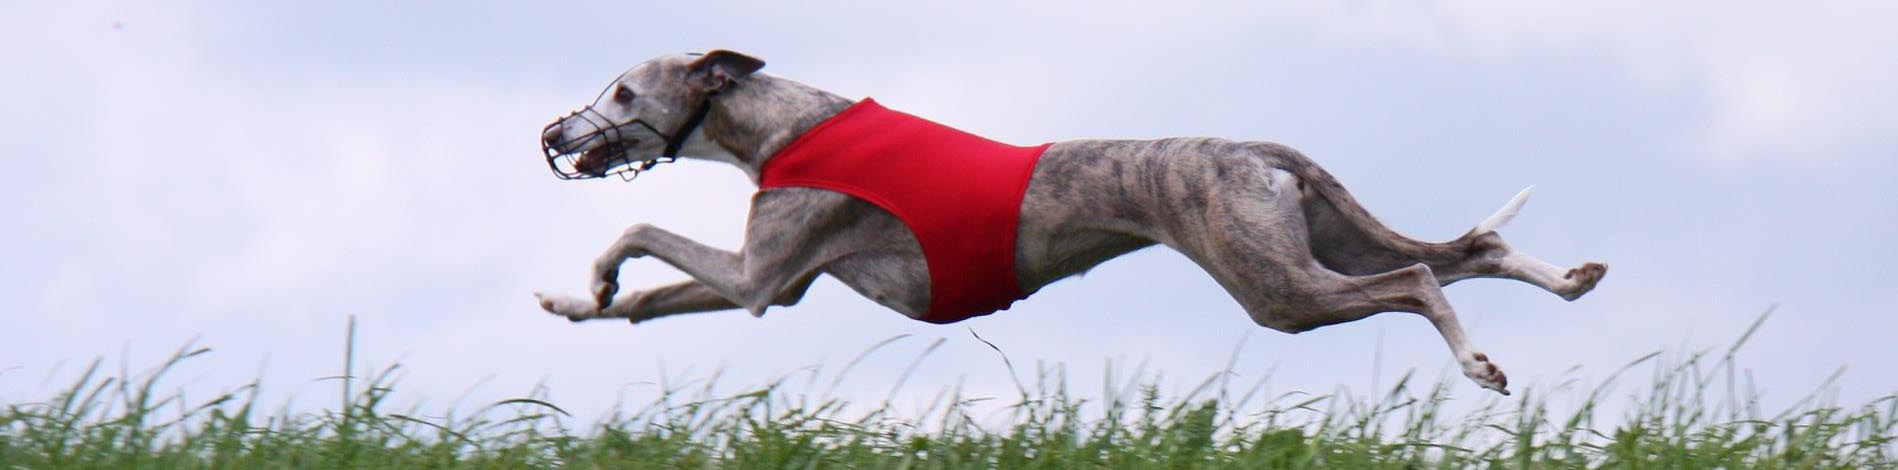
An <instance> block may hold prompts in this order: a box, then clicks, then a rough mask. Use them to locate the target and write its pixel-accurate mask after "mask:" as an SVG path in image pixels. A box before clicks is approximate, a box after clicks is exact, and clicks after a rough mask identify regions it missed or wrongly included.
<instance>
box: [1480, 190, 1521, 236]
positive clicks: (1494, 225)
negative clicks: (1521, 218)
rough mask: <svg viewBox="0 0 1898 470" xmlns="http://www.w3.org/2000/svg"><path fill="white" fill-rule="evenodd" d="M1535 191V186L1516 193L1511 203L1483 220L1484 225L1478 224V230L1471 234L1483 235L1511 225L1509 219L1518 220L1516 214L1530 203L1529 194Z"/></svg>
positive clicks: (1510, 200)
mask: <svg viewBox="0 0 1898 470" xmlns="http://www.w3.org/2000/svg"><path fill="white" fill-rule="evenodd" d="M1535 189H1536V187H1535V186H1529V187H1527V188H1522V192H1519V193H1516V197H1513V198H1510V199H1509V203H1508V204H1503V208H1502V209H1498V210H1496V213H1495V214H1491V215H1490V216H1489V218H1487V219H1483V223H1480V224H1476V228H1475V229H1473V230H1471V231H1470V233H1475V234H1483V233H1489V232H1494V231H1496V229H1499V228H1503V224H1507V223H1509V219H1514V218H1516V213H1517V212H1521V211H1522V205H1523V203H1526V202H1529V193H1530V192H1532V191H1535Z"/></svg>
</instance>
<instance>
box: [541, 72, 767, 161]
mask: <svg viewBox="0 0 1898 470" xmlns="http://www.w3.org/2000/svg"><path fill="white" fill-rule="evenodd" d="M763 67H764V61H761V60H758V59H756V58H752V57H750V56H747V55H744V54H740V53H737V52H732V51H727V50H715V51H712V52H708V53H705V54H702V55H700V54H686V55H676V56H666V57H660V58H656V59H652V60H648V61H646V62H645V63H642V64H639V65H637V66H634V67H633V68H632V69H631V70H627V71H626V73H623V74H620V76H619V78H616V79H614V80H613V82H612V83H610V84H608V85H607V86H606V90H605V91H602V92H600V96H599V97H598V98H595V99H594V100H593V103H592V104H589V105H587V106H586V107H583V108H580V109H579V110H578V111H574V112H572V113H570V114H567V115H566V116H565V117H561V118H560V119H556V120H554V122H553V123H551V124H548V125H547V127H545V128H543V129H542V130H541V134H540V142H541V151H542V153H543V154H545V155H546V157H547V165H548V167H550V168H552V169H553V171H554V174H555V175H557V176H559V177H560V178H561V179H576V178H598V177H602V176H606V175H622V176H625V177H627V178H629V179H630V178H631V177H632V176H635V175H638V174H639V172H640V171H644V170H647V169H650V168H652V166H653V165H655V164H658V163H660V162H665V161H671V159H673V158H675V157H677V156H678V155H676V153H677V152H678V151H679V149H680V147H682V146H684V145H685V140H686V138H688V137H690V136H691V134H692V133H693V132H694V131H696V130H697V128H698V126H699V124H700V121H702V120H703V119H704V118H705V113H707V112H709V110H710V106H711V101H710V100H711V98H712V96H713V95H716V94H718V93H719V92H721V91H724V90H725V89H727V88H730V87H731V86H732V85H734V84H736V83H738V82H739V81H740V80H743V79H744V78H745V77H746V76H748V75H751V73H752V72H756V71H758V69H759V68H763Z"/></svg>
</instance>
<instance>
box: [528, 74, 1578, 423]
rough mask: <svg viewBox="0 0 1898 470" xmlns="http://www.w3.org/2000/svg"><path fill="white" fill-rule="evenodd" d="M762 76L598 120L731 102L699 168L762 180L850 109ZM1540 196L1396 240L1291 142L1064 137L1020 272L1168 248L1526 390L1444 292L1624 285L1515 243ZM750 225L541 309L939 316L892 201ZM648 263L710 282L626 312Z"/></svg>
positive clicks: (641, 86)
mask: <svg viewBox="0 0 1898 470" xmlns="http://www.w3.org/2000/svg"><path fill="white" fill-rule="evenodd" d="M763 65H764V64H763V62H761V61H758V60H757V59H753V58H750V57H747V56H744V55H742V54H738V53H734V52H730V51H713V52H711V53H708V54H705V55H703V56H686V55H680V56H667V57H660V58H656V59H653V60H650V61H647V62H645V63H643V64H640V65H639V66H636V67H634V68H633V69H631V70H629V71H627V72H626V73H625V74H623V75H621V76H620V77H619V78H618V79H616V80H615V82H614V85H613V86H615V87H625V88H627V91H629V92H630V93H624V94H622V93H606V94H604V95H603V96H602V97H601V98H600V101H599V102H596V103H594V104H593V106H594V109H595V111H598V112H600V113H601V114H603V115H605V116H608V117H609V118H611V119H612V120H613V121H614V122H615V123H624V122H628V121H630V120H632V119H634V118H639V119H644V120H645V121H646V122H648V123H651V124H653V125H654V126H655V127H657V128H660V129H672V128H676V126H678V125H679V124H680V123H681V122H683V121H684V120H685V119H686V115H687V114H688V112H689V111H690V110H691V109H692V107H693V106H694V105H696V104H697V103H699V102H700V101H701V100H703V99H706V97H708V96H712V98H711V99H712V112H711V115H710V117H709V118H707V120H706V122H705V124H704V126H703V127H702V128H701V129H700V130H699V131H698V132H694V133H692V134H691V135H690V136H689V138H688V139H687V143H686V145H685V150H684V152H683V153H684V154H685V155H687V156H692V157H696V158H703V159H709V160H716V161H723V162H726V163H730V164H732V165H734V166H737V167H738V168H740V169H742V170H744V171H745V172H746V173H747V174H749V175H750V176H751V178H752V180H753V181H754V182H756V181H757V179H758V175H759V169H760V168H761V167H763V164H764V162H765V160H766V159H768V158H769V157H770V155H772V154H774V153H775V152H777V150H778V149H780V148H782V147H784V145H786V144H788V143H790V142H791V141H792V140H794V139H795V138H796V137H797V136H798V135H799V134H801V133H803V132H804V131H806V130H808V129H810V128H811V127H813V126H815V125H817V124H818V123H820V122H823V121H824V120H825V119H827V118H829V117H830V116H832V115H835V114H836V113H838V112H839V111H842V110H843V109H844V108H846V107H848V106H850V104H851V101H850V100H847V99H845V98H843V97H840V96H837V95H835V94H831V93H828V92H825V91H822V90H818V89H815V88H812V87H809V86H806V85H803V84H800V83H797V82H793V81H790V80H786V79H782V78H777V77H773V76H770V75H765V74H758V73H754V72H756V70H757V69H758V68H760V67H762V66H763ZM715 92H716V95H715V96H714V95H713V93H715ZM616 95H618V96H616ZM627 96H631V98H630V99H621V98H625V97H627ZM592 126H593V124H592V123H590V122H587V121H585V120H581V119H563V120H562V121H560V122H559V123H558V124H557V125H555V126H552V127H550V128H549V129H548V131H547V132H546V134H545V135H543V136H542V138H543V139H545V140H546V142H547V143H548V145H549V146H550V147H553V148H555V149H556V150H557V151H559V152H562V153H583V152H585V151H586V150H589V149H590V148H579V147H591V146H592V145H593V144H594V143H588V144H587V145H576V144H574V143H573V142H574V140H576V137H577V136H582V135H585V134H587V133H589V132H592V131H594V130H595V128H594V127H592ZM595 143H597V142H595ZM662 145H663V143H662V142H661V139H660V138H658V137H657V136H639V143H638V144H634V145H629V146H628V147H629V148H627V149H626V150H625V152H624V155H621V156H618V157H617V158H615V159H608V160H601V159H587V158H582V161H580V162H577V166H579V167H581V168H585V169H587V170H588V171H590V172H594V173H604V172H605V171H606V170H608V169H610V167H612V166H614V164H615V163H616V162H615V161H613V160H617V159H624V160H626V161H635V162H637V161H645V160H651V159H653V158H656V157H657V155H656V154H657V153H658V152H659V150H660V147H661V146H662ZM596 153H599V152H596ZM1527 194H1528V191H1526V190H1525V191H1524V192H1523V194H1521V195H1518V196H1517V198H1516V199H1515V200H1512V201H1511V202H1510V204H1509V205H1507V206H1505V207H1504V209H1503V211H1501V212H1498V213H1497V215H1495V216H1492V217H1491V218H1490V219H1489V220H1487V221H1485V222H1483V223H1482V224H1479V225H1478V226H1477V228H1476V229H1473V230H1471V231H1470V233H1468V234H1465V235H1463V236H1462V237H1459V238H1457V239H1456V240H1452V241H1449V242H1446V243H1426V242H1421V241H1417V240H1412V239H1410V238H1407V237H1405V236H1403V235H1401V234H1398V233H1397V232H1395V231H1393V230H1391V229H1390V228H1388V227H1385V226H1384V225H1383V224H1382V223H1380V222H1378V221H1377V219H1376V218H1374V217H1372V216H1371V215H1370V214H1369V213H1368V212H1366V211H1365V210H1364V208H1363V207H1362V206H1360V205H1358V203H1357V201H1355V200H1353V199H1352V197H1351V194H1350V193H1349V192H1347V191H1345V189H1344V187H1343V186H1342V185H1340V184H1339V183H1338V181H1337V179H1335V178H1333V177H1332V176H1331V175H1330V174H1329V173H1326V172H1325V170H1323V169H1322V168H1319V167H1318V165H1317V164H1315V163H1313V162H1312V161H1311V160H1310V159H1309V158H1306V157H1305V156H1304V155H1302V154H1300V153H1298V151H1296V150H1293V149H1291V148H1289V147H1285V146H1283V145H1278V144H1273V143H1265V142H1235V141H1230V140H1223V139H1212V138H1172V139H1157V140H1141V141H1130V140H1077V141H1069V142H1061V143H1057V144H1055V145H1054V146H1052V147H1050V148H1049V149H1048V150H1047V152H1046V153H1045V154H1043V155H1042V156H1041V160H1040V163H1039V164H1038V166H1037V167H1036V168H1035V172H1034V176H1033V179H1032V180H1031V181H1030V183H1029V186H1028V190H1027V195H1026V197H1025V198H1024V200H1023V202H1022V210H1021V225H1020V228H1019V232H1018V241H1017V243H1018V245H1017V251H1016V269H1017V271H1018V272H1017V276H1018V279H1019V281H1020V283H1021V289H1022V291H1023V292H1030V293H1032V292H1035V291H1036V290H1039V289H1040V288H1041V287H1042V286H1045V285H1048V284H1049V283H1051V282H1054V281H1056V280H1059V279H1062V278H1065V277H1068V276H1073V275H1075V274H1079V273H1081V272H1083V271H1086V270H1087V269H1089V268H1091V267H1093V266H1095V265H1097V264H1100V263H1101V262H1103V261H1106V260H1108V259H1111V258H1114V257H1116V256H1120V255H1122V254H1126V253H1128V252H1131V251H1134V250H1138V249H1140V248H1143V247H1147V246H1151V245H1154V244H1156V243H1157V244H1162V245H1166V246H1168V247H1171V248H1173V249H1175V250H1178V251H1179V252H1180V253H1183V254H1185V255H1186V256H1187V257H1188V258H1189V259H1191V260H1193V262H1195V263H1197V264H1199V266H1201V267H1202V268H1204V269H1206V271H1207V272H1208V273H1210V274H1211V275H1212V277H1213V278H1214V279H1216V280H1218V282H1219V284H1220V286H1221V287H1224V288H1225V289H1226V291H1227V292H1229V293H1231V294H1232V296H1233V297H1234V298H1235V299H1236V300H1238V302H1239V304H1240V305H1241V306H1243V307H1244V308H1245V310H1246V313H1247V314H1248V315H1250V316H1251V317H1252V320H1253V321H1254V322H1256V323H1258V324H1259V325H1262V326H1265V327H1268V328H1272V329H1275V330H1279V331H1285V332H1291V333H1297V332H1301V331H1305V330H1310V329H1313V328H1318V327H1321V326H1326V325H1332V324H1337V323H1343V322H1349V321H1353V320H1357V319H1361V318H1364V317H1367V316H1370V315H1373V314H1376V313H1380V312H1410V313H1416V314H1420V315H1422V316H1423V317H1424V318H1426V319H1428V320H1429V321H1430V322H1431V324H1432V325H1434V326H1435V327H1436V328H1437V331H1438V332H1439V333H1440V334H1441V335H1442V336H1443V339H1444V341H1445V342H1447V343H1448V344H1449V347H1450V351H1451V354H1452V355H1454V356H1455V357H1456V359H1457V361H1458V363H1459V364H1460V365H1461V366H1462V368H1463V372H1464V374H1465V375H1467V376H1469V377H1470V378H1471V379H1473V380H1475V381H1476V382H1477V383H1478V384H1479V385H1481V386H1483V387H1484V388H1488V389H1491V390H1495V391H1498V392H1502V393H1504V394H1507V393H1508V391H1507V390H1506V388H1505V387H1506V385H1507V383H1508V379H1507V378H1506V377H1505V376H1504V374H1503V372H1502V370H1501V369H1498V368H1497V367H1496V365H1495V364H1494V363H1492V362H1490V361H1489V358H1488V357H1487V356H1485V355H1484V354H1482V353H1480V352H1477V350H1476V348H1475V346H1474V345H1472V344H1471V343H1470V340H1469V339H1468V337H1467V336H1466V335H1465V334H1464V332H1463V328H1462V327H1461V326H1459V325H1458V323H1457V316H1456V312H1455V311H1454V310H1453V309H1452V308H1451V307H1450V303H1449V301H1447V300H1446V299H1445V298H1444V296H1443V291H1442V289H1441V288H1440V286H1443V285H1448V284H1450V283H1452V282H1456V281H1459V280H1463V279H1468V278H1472V277H1496V278H1507V279H1516V280H1520V281H1523V282H1528V283H1530V284H1534V285H1536V286H1539V287H1542V288H1543V289H1546V290H1548V291H1550V292H1553V293H1555V294H1557V295H1559V296H1561V297H1562V298H1565V299H1569V300H1573V299H1575V298H1578V297H1580V296H1581V295H1582V294H1584V293H1587V292H1588V291H1589V290H1591V289H1593V288H1594V287H1595V284H1596V283H1597V282H1599V281H1600V280H1601V278H1602V276H1603V275H1604V274H1606V273H1607V266H1606V265H1604V264H1600V263H1587V264H1584V265H1582V266H1581V267H1578V268H1575V269H1566V270H1565V269H1561V268H1558V267H1556V266H1554V265H1551V264H1549V263H1546V262H1543V261H1540V260H1537V259H1535V258H1533V257H1530V256H1529V255H1527V254H1524V253H1522V252H1519V251H1516V250H1514V249H1512V248H1510V247H1509V246H1508V245H1506V244H1504V243H1503V240H1502V237H1501V236H1499V235H1497V234H1496V232H1495V229H1496V227H1498V226H1500V225H1501V224H1502V223H1503V222H1505V221H1507V219H1508V218H1509V217H1510V216H1512V215H1513V214H1514V211H1515V210H1516V208H1518V207H1519V206H1520V205H1521V203H1522V202H1523V199H1524V197H1525V196H1527ZM745 230H746V233H745V242H744V246H743V247H742V248H741V249H740V250H739V251H737V252H730V251H725V250H720V249H717V248H712V247H709V246H705V245H703V244H700V243H698V242H695V241H692V240H690V239H687V238H685V237H682V236H679V235H676V234H673V233H672V232H668V231H665V230H663V229H659V228H657V227H653V226H650V225H645V224H636V225H633V226H632V227H631V228H628V229H626V232H625V233H624V234H623V235H622V236H621V237H620V238H619V240H618V241H617V242H615V243H613V245H612V246H611V247H609V248H608V249H607V250H606V253H605V254H603V255H601V256H600V258H599V259H598V260H597V261H596V262H595V263H594V266H593V273H594V282H593V287H592V293H593V295H592V296H591V297H590V298H586V297H572V296H561V295H547V294H540V293H536V294H535V296H536V297H538V298H539V299H540V305H541V307H542V308H544V309H546V310H547V311H549V312H552V313H554V314H557V315H561V316H564V317H566V318H568V319H571V320H574V321H580V320H588V319H600V318H623V319H628V320H631V321H632V322H635V323H637V322H641V321H645V320H650V319H653V318H659V317H664V316H669V315H676V314H681V313H690V312H706V311H714V310H727V309H734V308H743V309H745V310H748V311H750V312H751V314H752V315H763V314H764V312H765V309H766V308H767V307H769V306H771V305H792V304H795V303H797V301H798V299H799V298H800V297H802V296H803V294H804V291H805V289H806V288H808V287H809V286H810V284H811V281H812V280H813V279H814V278H815V277H816V276H817V275H818V274H829V275H831V276H834V277H836V278H837V279H838V280H840V281H842V282H843V283H844V284H845V285H848V286H850V288H851V289H854V290H856V291H857V292H858V293H860V294H862V295H863V296H865V297H868V298H870V299H872V300H875V301H876V302H877V303H879V304H882V305H883V306H885V307H888V308H890V309H891V310H895V311H897V312H900V313H903V314H904V315H908V316H910V317H912V318H915V317H919V316H920V315H921V314H922V312H924V311H925V310H927V308H928V306H929V292H930V291H929V273H928V270H927V269H926V266H925V264H924V258H923V254H922V250H921V247H920V245H919V244H918V243H917V242H916V238H915V237H914V235H912V234H911V233H910V232H909V230H908V229H907V228H906V227H904V225H903V223H902V222H901V221H900V220H898V219H896V218H895V217H894V216H892V215H890V214H889V213H887V212H884V211H883V210H882V209H880V208H878V207H876V206H874V205H871V204H869V203H866V202H864V201H861V200H858V199H856V198H854V197H851V196H847V195H844V194H841V193H836V192H831V191H826V190H820V189H808V188H785V189H772V190H766V191H760V192H759V193H757V194H756V195H754V196H753V197H752V204H751V214H750V217H749V219H748V221H747V225H746V229H745ZM649 255H650V256H652V257H655V258H659V259H660V260H662V261H665V262H666V263H668V264H671V265H672V266H674V267H677V268H678V269H680V270H682V271H685V272H686V273H687V274H690V275H691V276H692V278H693V280H691V281H686V282H681V283H677V284H672V285H667V286H660V287H655V288H651V289H647V290H642V291H636V292H631V293H627V294H624V295H620V296H619V297H617V298H615V297H614V294H615V293H616V292H617V291H618V284H617V278H618V274H619V266H620V264H621V263H623V262H625V261H626V260H627V259H631V258H639V257H644V256H649Z"/></svg>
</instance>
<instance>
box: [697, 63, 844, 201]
mask: <svg viewBox="0 0 1898 470" xmlns="http://www.w3.org/2000/svg"><path fill="white" fill-rule="evenodd" d="M850 104H851V101H850V100H849V99H845V98H844V97H842V96H838V95H836V94H833V93H830V92H827V91H823V90H819V89H816V88H813V87H811V86H808V85H805V84H802V83H798V82H794V81H791V80H786V79H782V78H777V77H773V76H770V75H765V74H753V75H751V76H749V77H746V78H745V79H744V80H742V81H740V82H739V83H738V84H736V85H734V86H733V87H732V88H731V89H729V90H726V91H725V92H723V93H720V94H719V95H718V96H717V97H716V98H715V99H713V101H712V112H711V114H710V115H709V116H707V117H706V119H705V124H704V126H703V127H701V128H700V131H699V132H694V133H693V134H692V135H691V136H690V137H688V138H687V139H686V145H685V147H684V150H683V151H682V152H681V153H683V154H685V155H689V156H692V157H695V158H700V159H705V160H714V161H721V162H725V163H730V164H732V165H733V166H737V167H738V168H739V169H742V170H744V171H745V174H746V175H747V176H750V177H751V182H752V183H754V184H755V183H757V182H758V180H759V175H760V174H762V170H763V168H764V163H765V160H767V159H770V158H771V155H773V154H776V153H777V152H778V150H779V149H782V148H784V146H785V145H789V144H790V143H791V141H793V140H797V137H798V136H799V135H803V134H804V131H808V130H810V129H811V128H812V127H816V126H817V124H819V123H822V122H824V120H825V119H830V117H831V116H835V115H837V113H840V112H843V110H844V109H845V108H849V107H850Z"/></svg>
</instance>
